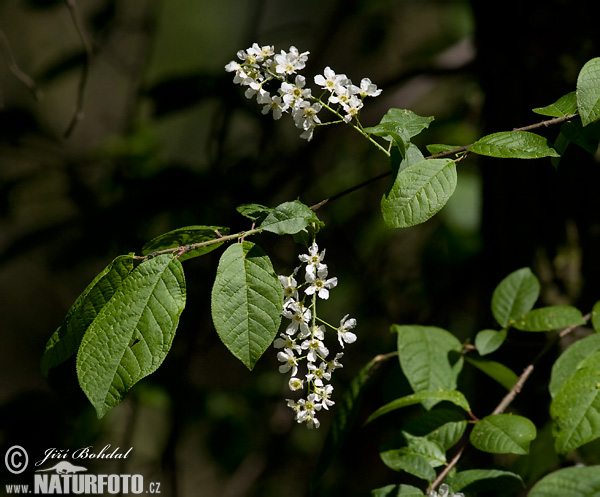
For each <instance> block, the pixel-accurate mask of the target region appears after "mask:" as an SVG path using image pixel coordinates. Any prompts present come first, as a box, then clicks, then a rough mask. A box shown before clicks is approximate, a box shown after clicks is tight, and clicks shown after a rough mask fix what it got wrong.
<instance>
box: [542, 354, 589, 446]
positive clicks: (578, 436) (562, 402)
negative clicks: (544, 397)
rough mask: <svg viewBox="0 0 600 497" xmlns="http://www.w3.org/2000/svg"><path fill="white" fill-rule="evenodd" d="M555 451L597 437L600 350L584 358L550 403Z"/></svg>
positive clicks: (582, 443)
mask: <svg viewBox="0 0 600 497" xmlns="http://www.w3.org/2000/svg"><path fill="white" fill-rule="evenodd" d="M550 415H551V416H552V419H553V420H554V436H555V446H556V451H557V452H558V453H559V454H568V453H569V452H571V451H573V450H575V449H577V448H578V447H581V446H582V445H584V444H586V443H588V442H591V441H592V440H595V439H597V438H598V437H600V352H598V351H596V352H594V353H593V354H592V355H590V356H588V357H587V358H586V359H584V360H583V362H582V364H581V367H580V368H579V369H578V370H577V372H576V373H575V374H574V375H573V376H571V377H570V378H569V379H567V380H566V381H565V382H564V383H563V385H562V387H561V388H560V390H559V391H558V393H557V394H556V396H555V397H554V399H553V400H552V403H551V404H550Z"/></svg>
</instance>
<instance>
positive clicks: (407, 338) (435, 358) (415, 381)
mask: <svg viewBox="0 0 600 497" xmlns="http://www.w3.org/2000/svg"><path fill="white" fill-rule="evenodd" d="M391 330H392V331H393V332H396V333H397V334H398V359H399V361H400V367H401V368H402V372H403V373H404V375H405V376H406V378H407V379H408V382H409V383H410V386H411V387H412V389H413V391H414V392H415V393H420V392H431V391H434V390H444V391H445V390H456V380H457V378H458V374H459V373H460V371H461V369H462V366H463V356H462V355H461V354H460V352H461V351H462V344H461V343H460V342H459V341H458V339H457V338H456V337H455V336H454V335H452V333H450V332H448V331H446V330H443V329H441V328H436V327H434V326H417V325H414V326H398V325H393V326H392V328H391ZM451 353H456V354H455V355H456V356H457V357H452V359H453V360H455V362H452V363H451V362H450V355H451ZM435 404H436V400H435V399H431V400H425V401H424V402H423V405H424V406H425V408H426V409H431V407H433V406H434V405H435ZM459 406H460V407H463V406H462V405H460V404H459Z"/></svg>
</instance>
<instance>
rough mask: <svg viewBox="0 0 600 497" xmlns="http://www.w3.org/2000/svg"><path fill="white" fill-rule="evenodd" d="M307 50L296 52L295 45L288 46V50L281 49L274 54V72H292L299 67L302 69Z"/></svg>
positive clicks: (306, 57) (306, 58)
mask: <svg viewBox="0 0 600 497" xmlns="http://www.w3.org/2000/svg"><path fill="white" fill-rule="evenodd" d="M308 54H309V52H303V53H300V52H298V49H297V48H296V47H290V51H289V52H285V51H283V50H282V51H281V53H280V54H279V55H275V57H274V59H275V72H276V73H278V74H294V73H295V72H296V71H299V70H300V69H304V67H305V65H306V61H307V60H308Z"/></svg>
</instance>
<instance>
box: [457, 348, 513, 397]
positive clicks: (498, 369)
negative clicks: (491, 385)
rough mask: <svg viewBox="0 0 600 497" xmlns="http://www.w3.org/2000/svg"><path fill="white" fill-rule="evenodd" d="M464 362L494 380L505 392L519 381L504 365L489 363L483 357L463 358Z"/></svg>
mask: <svg viewBox="0 0 600 497" xmlns="http://www.w3.org/2000/svg"><path fill="white" fill-rule="evenodd" d="M465 360H466V361H467V362H468V363H469V364H472V365H473V366H475V367H476V368H477V369H479V370H480V371H483V372H484V373H485V374H487V375H488V376H489V377H490V378H492V379H493V380H496V381H497V382H498V383H500V385H502V386H503V387H504V388H506V389H507V390H510V389H511V388H512V387H514V386H515V384H516V383H517V381H519V377H518V376H517V375H516V374H515V373H514V372H513V371H512V370H511V369H509V368H507V367H506V366H505V365H504V364H500V363H499V362H496V361H490V360H489V359H485V358H483V357H479V358H478V357H471V356H465Z"/></svg>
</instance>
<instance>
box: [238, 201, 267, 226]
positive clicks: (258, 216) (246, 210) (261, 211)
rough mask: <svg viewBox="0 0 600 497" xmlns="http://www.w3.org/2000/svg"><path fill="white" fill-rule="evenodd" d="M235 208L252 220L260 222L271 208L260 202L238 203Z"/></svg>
mask: <svg viewBox="0 0 600 497" xmlns="http://www.w3.org/2000/svg"><path fill="white" fill-rule="evenodd" d="M236 210H237V211H238V212H239V213H240V214H241V215H242V216H244V217H247V218H248V219H250V220H252V222H254V223H256V224H260V223H262V222H263V220H264V219H265V218H266V217H267V216H268V215H269V213H270V212H271V211H272V210H273V209H272V208H271V207H267V206H265V205H261V204H242V205H238V206H237V207H236Z"/></svg>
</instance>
